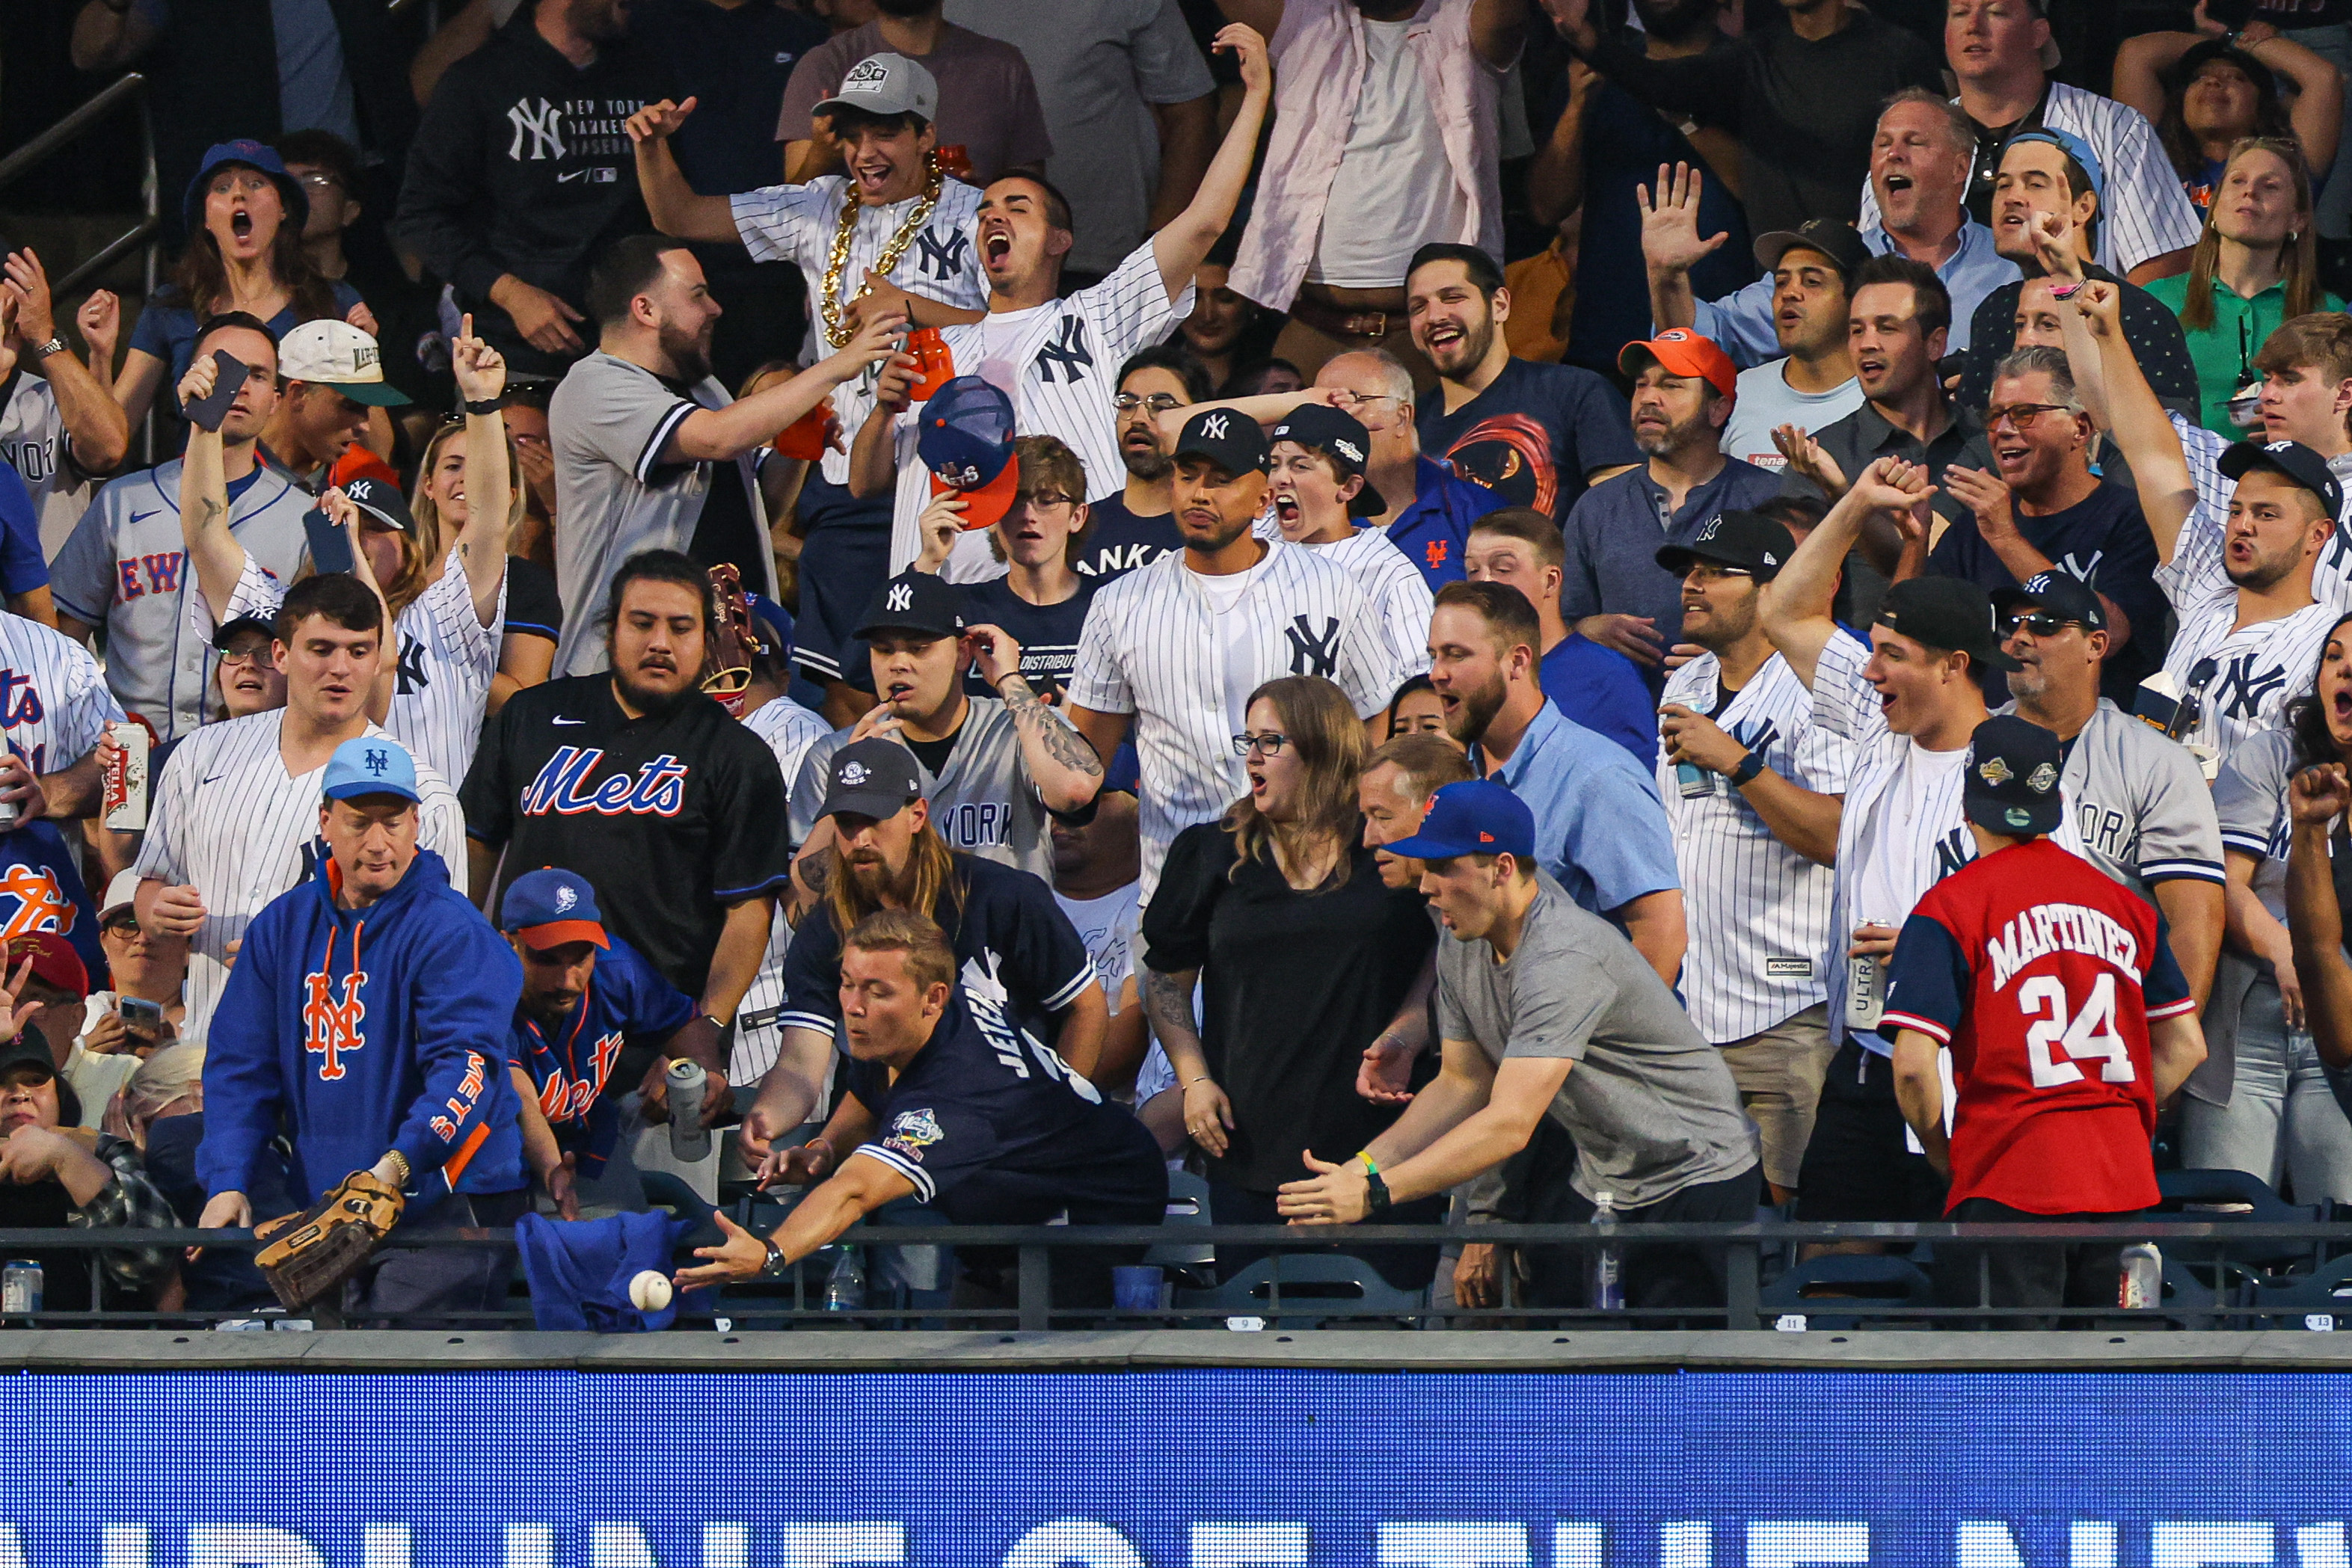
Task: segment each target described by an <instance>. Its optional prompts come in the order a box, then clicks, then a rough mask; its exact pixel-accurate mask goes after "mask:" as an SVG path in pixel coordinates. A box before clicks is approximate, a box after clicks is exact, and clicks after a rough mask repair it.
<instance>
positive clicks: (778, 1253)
mask: <svg viewBox="0 0 2352 1568" xmlns="http://www.w3.org/2000/svg"><path fill="white" fill-rule="evenodd" d="M783 1273H784V1249H782V1248H781V1247H779V1246H777V1245H776V1244H775V1243H774V1242H773V1241H771V1242H769V1243H768V1256H767V1257H766V1258H765V1259H763V1260H761V1264H760V1273H759V1278H761V1279H762V1280H780V1279H782V1278H783Z"/></svg>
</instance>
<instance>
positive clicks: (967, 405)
mask: <svg viewBox="0 0 2352 1568" xmlns="http://www.w3.org/2000/svg"><path fill="white" fill-rule="evenodd" d="M920 417H921V425H920V429H919V434H917V436H916V438H915V450H916V453H917V454H918V455H919V456H920V457H921V458H922V460H923V466H924V467H926V468H928V469H929V470H930V471H931V494H932V495H934V496H943V495H946V494H948V493H949V492H950V491H953V492H954V493H955V494H957V495H958V496H960V497H961V498H962V499H963V501H964V513H963V526H964V527H965V528H986V527H988V526H989V525H990V524H991V523H993V522H995V521H996V520H997V519H998V518H999V517H1003V516H1004V514H1005V513H1006V512H1007V511H1008V510H1010V509H1011V508H1012V506H1013V495H1014V493H1015V491H1016V490H1018V489H1019V487H1020V484H1021V465H1020V464H1019V463H1017V462H1015V461H1014V460H1013V400H1012V399H1011V398H1010V397H1007V396H1006V395H1005V394H1004V390H1003V388H1002V387H999V386H997V385H995V384H994V383H993V382H984V381H982V380H981V379H980V377H978V376H958V377H956V378H955V379H954V380H952V381H950V382H948V383H947V384H946V385H945V386H943V387H941V388H940V390H939V392H937V393H935V394H934V395H933V396H932V398H931V400H930V401H929V402H927V403H925V404H924V405H923V412H922V414H921V416H920Z"/></svg>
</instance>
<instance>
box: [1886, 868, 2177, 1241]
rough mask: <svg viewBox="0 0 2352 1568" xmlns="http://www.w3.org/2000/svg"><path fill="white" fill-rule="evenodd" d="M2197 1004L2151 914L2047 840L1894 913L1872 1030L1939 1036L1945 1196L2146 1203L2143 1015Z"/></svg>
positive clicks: (2104, 1205)
mask: <svg viewBox="0 0 2352 1568" xmlns="http://www.w3.org/2000/svg"><path fill="white" fill-rule="evenodd" d="M2196 1006H2197V1004H2196V1002H2195V1001H2194V1000H2193V999H2192V998H2190V997H2189V986H2188V983H2187V982H2186V981H2185V980H2184V979H2183V978H2182V977H2181V973H2180V967H2179V965H2178V964H2176V963H2175V962H2174V961H2173V957H2172V952H2171V949H2170V948H2169V947H2168V946H2166V943H2165V932H2164V920H2163V917H2162V916H2161V915H2158V913H2157V911H2156V909H2155V908H2154V907H2153V906H2152V905H2150V904H2147V902H2146V901H2145V900H2143V899H2141V898H2139V897H2138V896H2137V894H2133V893H2132V892H2130V891H2129V890H2128V889H2126V888H2125V887H2124V886H2122V885H2121V884H2120V883H2116V882H2114V881H2112V880H2111V879H2109V878H2108V877H2107V876H2105V874H2104V873H2101V872H2099V871H2098V870H2097V869H2096V868H2095V867H2094V866H2093V865H2092V864H2091V863H2090V862H2088V861H2085V860H2083V859H2081V858H2079V857H2078V856H2075V855H2074V854H2070V853H2069V852H2066V851H2064V850H2062V849H2060V848H2059V847H2058V846H2057V845H2056V844H2054V843H2052V842H2051V841H2049V840H2048V839H2038V840H2036V841H2033V842H2032V843H2027V844H2019V845H2015V846H2013V847H2011V848H2010V849H2005V850H2002V851H2000V852H1998V853H1995V854H1990V855H1987V856H1985V857H1984V858H1983V859H1981V860H1979V861H1977V862H1974V863H1972V864H1970V865H1969V866H1966V867H1964V868H1963V869H1961V870H1959V871H1958V872H1955V873H1952V874H1951V875H1950V876H1948V877H1946V878H1945V879H1944V880H1943V881H1942V882H1939V883H1937V884H1936V885H1935V886H1934V887H1933V888H1932V889H1930V890H1929V891H1928V893H1927V896H1926V897H1924V898H1922V899H1921V900H1920V901H1919V903H1918V904H1917V906H1916V908H1914V909H1913V910H1912V912H1911V918H1910V919H1909V920H1908V921H1906V923H1905V924H1904V926H1903V936H1902V939H1901V941H1900V942H1898V943H1897V944H1896V946H1895V958H1894V962H1893V965H1892V966H1891V967H1890V969H1889V972H1888V976H1887V995H1886V1016H1885V1022H1884V1023H1883V1024H1882V1026H1881V1029H1882V1032H1885V1033H1887V1034H1890V1035H1891V1034H1892V1033H1893V1032H1894V1031H1895V1030H1897V1029H1911V1030H1918V1031H1919V1032H1920V1033H1921V1034H1924V1035H1926V1036H1927V1037H1928V1038H1929V1039H1931V1040H1937V1041H1938V1042H1940V1043H1942V1044H1945V1045H1948V1046H1949V1047H1950V1048H1951V1051H1952V1069H1953V1077H1954V1079H1955V1081H1956V1082H1958V1085H1959V1098H1958V1103H1957V1105H1956V1106H1955V1108H1954V1113H1953V1119H1952V1190H1951V1197H1950V1200H1949V1201H1950V1205H1951V1206H1952V1207H1958V1205H1959V1204H1960V1203H1961V1202H1962V1201H1963V1200H1964V1199H1967V1198H1971V1197H1989V1198H1991V1199H1992V1200H1993V1201H1994V1202H1996V1203H2001V1204H2006V1205H2008V1206H2009V1207H2011V1208H2017V1209H2022V1210H2024V1211H2025V1212H2027V1213H2029V1214H2116V1213H2121V1212H2124V1211H2126V1210H2128V1209H2136V1208H2146V1207H2150V1206H2152V1205H2153V1204H2154V1203H2155V1202H2156V1201H2157V1190H2156V1167H2155V1163H2154V1161H2153V1159H2152V1158H2151V1157H2150V1155H2149V1153H2148V1139H2149V1137H2150V1135H2151V1134H2153V1133H2154V1131H2155V1128H2156V1090H2155V1074H2154V1065H2153V1061H2152V1058H2151V1054H2150V1051H2149V1049H2148V1041H2147V1022H2148V1019H2152V1018H2169V1017H2171V1016H2173V1015H2174V1014H2176V1013H2185V1012H2190V1011H2193V1010H2195V1009H2196Z"/></svg>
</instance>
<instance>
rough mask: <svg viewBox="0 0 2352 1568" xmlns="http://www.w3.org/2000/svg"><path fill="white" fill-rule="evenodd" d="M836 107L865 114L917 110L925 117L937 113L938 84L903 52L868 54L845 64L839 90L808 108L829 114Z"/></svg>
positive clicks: (907, 112) (886, 113) (938, 102)
mask: <svg viewBox="0 0 2352 1568" xmlns="http://www.w3.org/2000/svg"><path fill="white" fill-rule="evenodd" d="M836 109H856V110H864V111H865V112H866V113H867V114H880V115H892V114H919V115H921V116H922V117H923V118H924V119H925V120H937V119H939V117H940V84H939V79H938V78H935V77H933V76H932V75H931V73H930V72H929V70H928V69H926V68H923V67H922V66H919V65H918V64H916V63H915V62H914V61H913V60H910V59H908V57H906V56H904V55H892V54H880V55H868V56H866V57H865V58H864V59H862V60H860V61H858V62H857V63H856V65H854V66H852V67H850V68H849V74H848V75H847V76H845V77H843V78H841V90H840V91H839V92H837V93H835V94H834V95H833V96H832V97H831V98H829V99H825V100H824V102H823V103H820V104H818V105H817V106H816V107H815V108H814V109H813V110H810V111H809V112H810V113H812V114H830V113H832V112H833V111H834V110H836Z"/></svg>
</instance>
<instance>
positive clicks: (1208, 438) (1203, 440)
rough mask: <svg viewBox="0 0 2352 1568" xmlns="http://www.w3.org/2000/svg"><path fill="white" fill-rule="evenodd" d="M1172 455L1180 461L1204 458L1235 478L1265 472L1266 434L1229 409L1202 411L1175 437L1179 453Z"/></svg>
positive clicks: (1247, 418)
mask: <svg viewBox="0 0 2352 1568" xmlns="http://www.w3.org/2000/svg"><path fill="white" fill-rule="evenodd" d="M1170 455H1171V456H1172V457H1174V458H1175V459H1176V460H1177V461H1179V462H1181V461H1183V460H1184V459H1185V458H1187V457H1205V458H1207V459H1208V460H1209V461H1210V462H1212V463H1213V464H1215V465H1217V466H1218V467H1220V468H1222V469H1223V470H1224V471H1225V472H1226V473H1228V474H1231V475H1233V476H1235V477H1239V476H1242V475H1244V474H1250V473H1264V472H1265V457H1266V444H1265V432H1264V431H1262V430H1260V429H1259V428H1258V427H1257V421H1255V420H1254V419H1252V418H1251V417H1250V416H1249V415H1247V414H1245V413H1234V411H1233V410H1232V409H1229V408H1211V409H1203V410H1202V411H1201V412H1200V413H1196V414H1194V415H1193V416H1192V418H1190V419H1188V420H1186V421H1185V422H1184V428H1183V429H1182V430H1181V432H1179V433H1178V434H1177V436H1176V450H1175V451H1174V452H1172V453H1171V454H1170Z"/></svg>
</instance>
